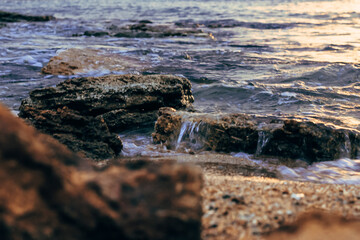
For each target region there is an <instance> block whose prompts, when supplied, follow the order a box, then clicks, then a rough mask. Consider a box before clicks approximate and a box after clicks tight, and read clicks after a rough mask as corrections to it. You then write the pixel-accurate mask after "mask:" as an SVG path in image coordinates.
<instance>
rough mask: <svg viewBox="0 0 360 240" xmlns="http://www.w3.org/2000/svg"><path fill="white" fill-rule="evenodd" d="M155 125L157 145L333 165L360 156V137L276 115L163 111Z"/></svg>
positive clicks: (354, 132) (352, 132)
mask: <svg viewBox="0 0 360 240" xmlns="http://www.w3.org/2000/svg"><path fill="white" fill-rule="evenodd" d="M159 112H160V116H159V118H158V120H157V122H156V124H155V132H154V133H153V139H154V142H155V143H165V144H166V145H167V146H168V147H169V148H176V147H177V148H178V147H179V146H178V144H179V143H181V142H185V143H186V142H187V143H188V145H190V146H186V147H190V148H191V147H197V148H199V146H201V147H200V149H201V150H214V151H218V152H240V151H241V152H246V153H250V154H256V155H258V156H276V157H282V158H290V159H303V160H307V161H309V162H318V161H328V160H334V159H338V158H340V157H350V158H355V157H356V156H357V154H358V152H359V146H360V145H359V139H360V137H359V133H358V132H357V131H356V130H348V129H338V128H335V127H333V126H327V125H325V124H323V123H314V122H309V121H304V120H301V119H289V118H281V117H275V116H268V117H257V116H253V115H247V114H224V115H216V116H215V115H211V114H197V113H188V112H182V111H179V112H176V110H175V109H170V108H163V109H160V111H159Z"/></svg>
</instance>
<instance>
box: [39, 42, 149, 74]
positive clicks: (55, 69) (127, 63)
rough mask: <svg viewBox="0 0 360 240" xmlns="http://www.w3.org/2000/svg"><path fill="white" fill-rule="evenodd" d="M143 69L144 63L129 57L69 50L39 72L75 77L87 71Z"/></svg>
mask: <svg viewBox="0 0 360 240" xmlns="http://www.w3.org/2000/svg"><path fill="white" fill-rule="evenodd" d="M144 68H145V64H144V63H141V62H140V61H138V60H136V59H134V58H131V57H127V56H121V55H118V54H112V53H108V52H103V51H100V50H95V49H76V48H70V49H67V50H65V51H63V52H60V53H59V54H58V55H57V56H54V57H52V58H51V59H50V61H49V63H48V64H47V65H46V66H45V67H43V68H42V69H41V72H42V73H44V74H52V75H75V74H83V73H87V72H89V71H101V70H104V71H124V70H128V71H129V70H132V71H136V70H143V69H144Z"/></svg>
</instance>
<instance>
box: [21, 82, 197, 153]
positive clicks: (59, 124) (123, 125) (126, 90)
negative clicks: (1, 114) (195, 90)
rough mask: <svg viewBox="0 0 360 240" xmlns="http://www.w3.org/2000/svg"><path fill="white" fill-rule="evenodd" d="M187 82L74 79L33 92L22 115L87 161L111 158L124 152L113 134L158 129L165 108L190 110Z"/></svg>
mask: <svg viewBox="0 0 360 240" xmlns="http://www.w3.org/2000/svg"><path fill="white" fill-rule="evenodd" d="M193 101H194V99H193V96H192V93H191V84H190V82H189V80H187V79H186V78H181V77H176V76H171V75H148V76H143V75H109V76H104V77H83V78H75V79H69V80H66V81H65V82H62V83H60V84H58V85H57V86H56V87H54V88H44V89H39V90H34V91H32V92H31V93H30V98H28V99H25V100H23V102H22V104H21V106H20V113H19V116H20V117H22V118H24V119H27V121H28V122H30V123H31V124H33V125H34V126H35V127H36V128H37V129H39V130H41V131H42V132H44V133H47V134H50V135H52V136H54V137H55V138H56V139H58V140H59V141H60V142H62V143H64V144H66V145H67V146H68V147H69V148H70V149H72V150H74V151H81V152H84V153H85V155H86V156H87V157H90V158H96V159H106V158H111V157H115V156H116V155H117V154H118V153H119V152H120V150H121V148H122V146H121V141H120V140H119V138H118V136H117V135H116V134H114V132H120V131H122V130H125V129H129V128H136V127H139V126H140V125H143V124H153V122H154V121H155V120H156V118H157V111H158V109H159V108H160V107H163V106H169V107H174V108H177V109H179V108H186V107H189V106H190V105H191V104H192V102H193Z"/></svg>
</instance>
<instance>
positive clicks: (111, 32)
mask: <svg viewBox="0 0 360 240" xmlns="http://www.w3.org/2000/svg"><path fill="white" fill-rule="evenodd" d="M81 35H84V36H94V37H103V36H112V37H123V38H165V37H187V36H194V37H211V36H212V35H211V34H208V33H204V32H203V31H202V30H201V29H199V28H196V27H179V26H176V25H158V24H154V23H152V22H151V21H148V20H143V21H139V22H137V23H132V24H128V25H125V26H116V25H111V26H109V27H108V28H107V30H106V31H85V32H84V33H83V34H76V35H75V36H81Z"/></svg>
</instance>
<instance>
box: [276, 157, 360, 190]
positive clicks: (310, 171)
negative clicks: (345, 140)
mask: <svg viewBox="0 0 360 240" xmlns="http://www.w3.org/2000/svg"><path fill="white" fill-rule="evenodd" d="M277 171H278V172H279V173H280V175H281V176H282V178H284V179H288V180H302V181H314V182H320V183H336V184H360V160H358V159H349V158H342V159H339V160H336V161H327V162H320V163H314V164H312V165H310V166H309V167H306V168H303V167H298V168H293V169H291V168H288V167H286V166H279V167H278V168H277Z"/></svg>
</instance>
